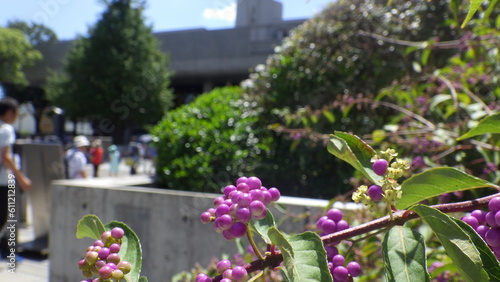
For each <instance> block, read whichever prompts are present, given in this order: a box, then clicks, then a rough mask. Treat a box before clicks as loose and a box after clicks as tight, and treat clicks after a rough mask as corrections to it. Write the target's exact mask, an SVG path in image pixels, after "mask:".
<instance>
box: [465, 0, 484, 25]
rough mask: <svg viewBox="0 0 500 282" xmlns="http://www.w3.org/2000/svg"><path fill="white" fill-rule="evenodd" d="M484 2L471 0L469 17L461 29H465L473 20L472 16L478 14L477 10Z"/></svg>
mask: <svg viewBox="0 0 500 282" xmlns="http://www.w3.org/2000/svg"><path fill="white" fill-rule="evenodd" d="M482 2H483V0H470V6H469V11H468V12H467V16H466V17H465V20H464V22H463V23H462V26H460V27H461V28H464V27H465V26H466V25H467V23H468V22H469V21H470V20H471V19H472V16H474V14H475V13H476V12H477V9H479V7H480V6H481V3H482Z"/></svg>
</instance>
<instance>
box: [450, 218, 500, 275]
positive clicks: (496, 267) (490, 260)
mask: <svg viewBox="0 0 500 282" xmlns="http://www.w3.org/2000/svg"><path fill="white" fill-rule="evenodd" d="M451 219H452V220H453V221H455V223H456V224H457V225H458V226H460V228H462V229H463V230H464V231H465V232H466V233H467V234H468V235H469V237H470V238H471V239H472V242H473V243H474V245H475V246H476V248H477V250H478V251H479V255H480V256H481V261H482V262H483V267H484V270H486V272H487V273H488V276H489V277H490V280H489V281H490V282H499V281H500V263H499V262H498V260H497V258H496V257H495V254H493V252H492V251H491V249H490V247H488V245H486V242H484V240H483V238H481V237H480V236H479V234H477V232H476V231H475V230H474V229H473V228H472V227H471V226H470V225H468V224H467V223H465V222H463V221H461V220H459V219H456V218H453V217H452V218H451Z"/></svg>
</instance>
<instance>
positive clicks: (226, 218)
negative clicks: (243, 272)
mask: <svg viewBox="0 0 500 282" xmlns="http://www.w3.org/2000/svg"><path fill="white" fill-rule="evenodd" d="M222 192H223V193H224V195H223V196H220V197H217V198H215V199H214V207H213V208H209V209H208V210H207V211H206V212H204V213H202V214H201V216H200V219H201V222H203V223H205V224H207V223H210V222H214V229H215V231H216V232H218V233H222V236H223V237H224V238H226V239H227V240H232V239H235V238H239V237H242V236H244V235H245V234H246V233H247V230H248V226H247V225H248V222H250V220H251V219H256V220H260V219H263V218H265V217H266V216H267V206H268V205H269V204H270V203H272V202H276V201H277V200H278V199H279V198H280V196H281V194H280V191H279V190H278V189H276V188H274V187H273V188H269V189H267V188H266V187H264V186H262V182H261V181H260V179H259V178H257V177H255V176H251V177H248V178H247V177H240V178H239V179H238V180H237V181H236V185H228V186H226V187H224V189H223V191H222Z"/></svg>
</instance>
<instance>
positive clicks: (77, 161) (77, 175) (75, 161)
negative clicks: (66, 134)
mask: <svg viewBox="0 0 500 282" xmlns="http://www.w3.org/2000/svg"><path fill="white" fill-rule="evenodd" d="M73 145H74V147H73V148H72V149H70V150H68V152H66V156H65V160H66V162H67V164H68V165H67V169H68V178H69V179H81V178H87V173H86V172H85V166H86V165H87V157H86V156H85V152H86V151H87V147H88V146H89V145H90V142H89V140H88V139H87V137H85V136H83V135H79V136H76V137H75V138H74V139H73Z"/></svg>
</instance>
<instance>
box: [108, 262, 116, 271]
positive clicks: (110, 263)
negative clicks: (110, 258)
mask: <svg viewBox="0 0 500 282" xmlns="http://www.w3.org/2000/svg"><path fill="white" fill-rule="evenodd" d="M106 266H109V267H110V268H111V269H113V270H115V269H117V268H118V267H117V266H116V264H114V263H112V262H108V263H106Z"/></svg>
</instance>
